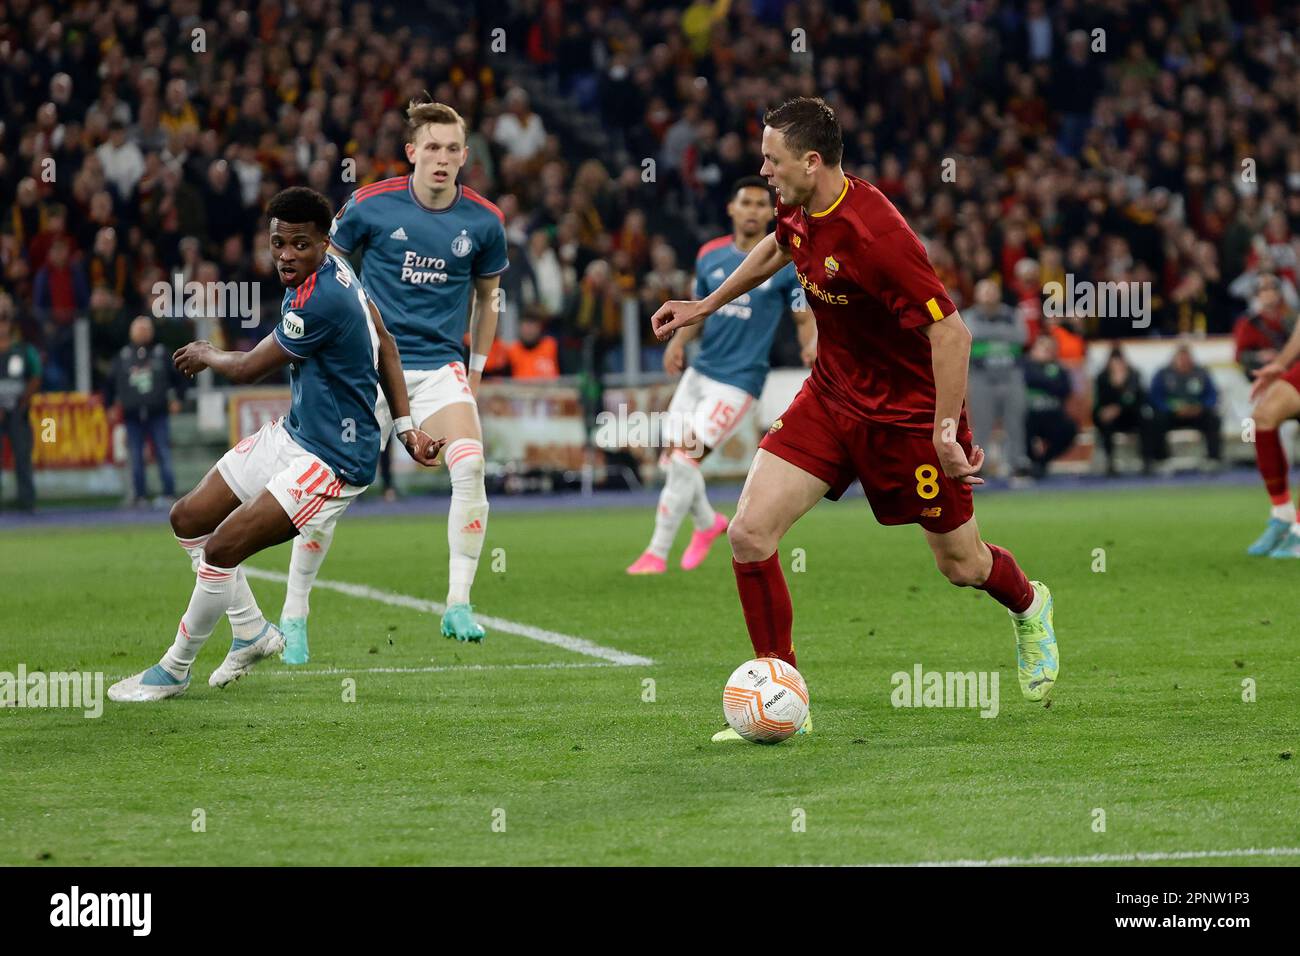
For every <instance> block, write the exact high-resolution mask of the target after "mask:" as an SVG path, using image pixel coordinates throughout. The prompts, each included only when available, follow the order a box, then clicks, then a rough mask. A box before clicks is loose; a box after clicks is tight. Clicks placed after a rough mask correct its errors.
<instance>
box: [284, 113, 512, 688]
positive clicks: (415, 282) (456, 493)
mask: <svg viewBox="0 0 1300 956" xmlns="http://www.w3.org/2000/svg"><path fill="white" fill-rule="evenodd" d="M406 117H407V144H406V158H407V159H408V160H410V162H411V164H412V165H413V166H414V169H413V170H412V172H411V173H410V174H409V175H406V176H397V177H394V178H392V179H385V180H382V181H380V182H377V183H372V184H370V185H368V186H363V187H362V188H360V189H358V190H357V191H356V192H354V193H353V194H352V197H351V198H350V199H349V200H348V202H347V203H346V204H345V205H344V206H343V208H342V209H341V210H339V213H338V215H337V216H336V217H335V220H334V224H333V227H332V229H331V230H330V244H331V246H332V248H333V249H334V250H335V251H336V252H337V253H339V254H341V255H344V256H348V257H358V258H359V259H360V267H361V269H360V271H361V284H362V285H363V286H364V288H365V290H366V293H367V294H368V295H369V296H370V298H371V299H372V300H373V301H374V303H375V305H376V306H377V307H378V308H379V311H380V313H381V314H382V315H383V317H384V322H385V324H386V325H387V327H388V329H389V331H391V332H392V334H393V337H394V338H395V339H396V340H397V346H398V350H399V351H400V353H401V356H402V368H403V371H404V373H405V378H406V388H407V394H408V397H409V399H410V403H411V417H412V418H413V419H414V420H415V421H416V422H417V423H420V424H421V425H422V427H423V429H424V430H425V431H426V432H429V433H432V434H437V435H438V436H440V437H441V436H446V438H447V445H446V449H445V451H444V452H443V463H444V464H445V465H446V467H447V471H448V474H449V475H450V477H451V507H450V510H449V511H448V514H447V544H448V547H449V549H450V552H451V554H450V561H449V568H448V582H447V608H446V611H445V612H444V613H443V617H442V633H443V634H444V635H445V636H446V637H451V638H455V639H456V640H460V641H481V640H482V639H483V637H484V631H483V628H482V627H480V626H479V624H478V623H477V622H476V621H475V620H474V615H473V608H472V607H471V606H470V603H469V599H470V587H471V586H472V584H473V583H474V574H475V571H476V570H477V568H478V560H479V554H480V552H481V551H482V549H483V537H484V534H485V533H486V531H487V519H488V501H487V493H486V490H485V488H484V480H483V479H484V460H483V432H482V429H481V427H480V425H479V418H478V406H477V403H476V401H475V397H476V394H477V392H478V386H479V379H480V377H481V375H482V371H483V366H484V364H485V363H486V360H487V353H488V350H489V348H490V347H491V345H492V340H493V338H494V337H495V335H496V326H497V301H496V300H497V287H498V284H499V281H500V278H499V277H500V275H501V273H503V272H504V271H505V270H506V268H507V266H508V265H509V263H508V261H507V259H506V234H505V218H504V216H502V214H501V210H500V209H498V208H497V207H496V206H495V205H493V204H492V203H491V202H489V201H488V200H486V199H484V198H483V197H482V196H480V195H479V194H478V193H476V192H475V191H474V190H472V189H470V188H469V187H467V186H461V185H458V184H457V183H456V175H457V173H459V171H460V169H461V167H462V166H464V165H465V161H466V160H467V159H468V157H469V149H468V147H467V146H466V143H465V140H466V134H467V132H468V130H467V127H466V124H465V121H464V120H463V119H462V118H461V116H460V114H459V113H457V112H456V111H455V110H454V109H452V108H451V107H450V106H446V105H444V104H442V103H434V102H429V101H428V100H427V99H425V100H413V101H411V103H410V105H409V107H408V109H407V111H406ZM467 314H468V315H469V334H470V356H469V364H468V367H467V366H466V365H465V363H464V362H463V361H462V352H461V342H462V341H463V339H464V335H465V321H466V315H467ZM375 416H376V417H377V418H378V419H379V426H380V429H381V432H382V434H383V436H384V440H385V441H387V437H388V432H389V426H390V424H391V422H392V418H391V416H390V414H389V409H388V404H387V402H385V401H384V400H383V397H382V396H380V398H379V402H378V404H377V406H376V408H375ZM333 531H334V529H333V526H332V525H331V526H330V527H328V528H326V529H324V530H323V532H322V533H320V534H317V535H315V536H314V537H313V538H311V539H306V538H303V539H299V541H298V542H296V543H295V545H294V549H293V558H292V561H291V562H290V565H289V581H288V592H287V594H286V597H285V604H284V610H283V612H282V616H281V621H280V624H281V629H282V630H283V631H284V634H285V640H286V650H285V654H284V660H285V662H286V663H291V664H301V663H305V662H306V661H307V656H308V653H307V615H308V611H309V605H308V596H309V594H310V592H311V587H312V584H313V583H314V582H315V580H316V575H317V573H318V571H319V570H320V566H321V563H322V562H323V561H324V560H325V554H326V552H327V551H328V550H329V545H330V541H331V539H332V537H333Z"/></svg>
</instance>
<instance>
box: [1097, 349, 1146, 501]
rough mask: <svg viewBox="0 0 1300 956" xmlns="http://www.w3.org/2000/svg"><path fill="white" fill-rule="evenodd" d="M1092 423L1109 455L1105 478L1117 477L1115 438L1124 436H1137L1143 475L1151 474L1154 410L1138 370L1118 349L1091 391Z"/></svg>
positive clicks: (1111, 355) (1107, 455)
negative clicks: (1149, 402)
mask: <svg viewBox="0 0 1300 956" xmlns="http://www.w3.org/2000/svg"><path fill="white" fill-rule="evenodd" d="M1092 420H1093V422H1094V423H1096V425H1097V434H1098V435H1100V436H1101V445H1102V448H1103V449H1104V450H1105V452H1106V474H1107V476H1110V475H1114V474H1115V454H1114V452H1115V436H1116V435H1117V434H1119V433H1121V432H1123V433H1126V434H1135V435H1137V436H1138V445H1139V447H1140V448H1141V449H1142V473H1143V474H1144V475H1149V474H1150V473H1151V461H1152V458H1153V457H1154V454H1155V435H1154V432H1153V427H1152V426H1153V422H1152V413H1151V406H1150V405H1148V404H1147V398H1146V390H1145V389H1144V388H1143V387H1142V378H1141V377H1140V376H1139V375H1138V373H1137V369H1135V368H1134V367H1133V366H1132V365H1129V364H1128V359H1126V358H1124V353H1123V352H1122V351H1121V350H1120V347H1119V346H1118V345H1117V346H1115V347H1114V348H1113V349H1111V353H1110V357H1109V358H1108V359H1107V360H1106V367H1105V368H1104V369H1102V370H1101V374H1100V375H1098V376H1097V380H1096V382H1095V383H1094V384H1093V388H1092Z"/></svg>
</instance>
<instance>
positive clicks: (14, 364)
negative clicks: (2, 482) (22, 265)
mask: <svg viewBox="0 0 1300 956" xmlns="http://www.w3.org/2000/svg"><path fill="white" fill-rule="evenodd" d="M15 332H16V329H15V328H14V304H13V300H12V299H10V298H9V296H8V295H6V294H5V293H3V292H0V456H2V455H3V453H4V442H3V439H5V438H8V439H9V448H10V450H11V451H12V452H13V456H14V476H15V478H16V479H17V482H18V509H19V510H20V511H31V510H32V509H33V508H34V507H35V506H36V486H35V484H34V483H33V481H32V423H31V420H30V419H29V417H28V410H29V409H30V408H31V404H32V396H33V395H35V394H36V392H37V391H38V390H39V389H40V387H41V360H40V357H39V356H38V355H37V353H36V349H35V348H33V347H32V346H31V345H29V344H27V343H26V342H24V341H22V340H21V339H19V338H18V337H17V335H16V334H15Z"/></svg>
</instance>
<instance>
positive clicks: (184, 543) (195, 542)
mask: <svg viewBox="0 0 1300 956" xmlns="http://www.w3.org/2000/svg"><path fill="white" fill-rule="evenodd" d="M210 537H212V535H210V534H204V535H200V536H199V537H197V538H182V537H181V536H180V535H177V536H176V543H177V544H179V545H180V546H181V548H182V550H184V552H185V553H186V554H188V555H189V556H190V570H191V571H193V572H194V573H195V574H197V573H198V571H199V562H200V561H202V560H203V546H204V545H205V544H207V543H208V538H210Z"/></svg>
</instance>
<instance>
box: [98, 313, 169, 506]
mask: <svg viewBox="0 0 1300 956" xmlns="http://www.w3.org/2000/svg"><path fill="white" fill-rule="evenodd" d="M130 336H131V342H130V344H129V345H124V346H123V347H122V351H121V352H119V353H118V356H117V359H116V361H115V362H114V363H113V375H112V378H111V379H110V388H111V389H112V396H113V399H114V400H115V401H116V403H117V405H118V407H119V408H120V409H121V412H122V421H123V422H124V423H125V424H126V441H127V445H128V447H129V448H130V454H131V483H132V488H133V490H134V501H135V504H136V506H140V505H142V504H143V503H145V501H147V499H148V495H147V494H146V486H147V481H146V479H145V473H144V446H145V442H146V441H147V442H149V443H150V444H152V445H153V453H154V457H155V458H157V459H158V471H159V474H160V475H161V477H162V488H163V499H167V500H170V499H172V498H175V497H176V480H175V477H174V476H173V474H172V447H171V435H170V429H169V421H170V416H171V415H173V414H175V413H176V412H178V411H180V399H181V397H182V395H183V393H184V389H185V381H184V379H183V378H181V376H180V375H179V374H178V373H177V372H176V369H175V366H174V365H173V364H172V360H171V356H170V355H169V354H167V349H165V348H164V347H163V346H162V345H161V344H159V343H156V342H154V340H153V336H154V329H153V319H151V318H149V317H148V316H146V315H142V316H138V317H137V318H136V319H135V320H134V321H133V322H132V323H131V331H130Z"/></svg>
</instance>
